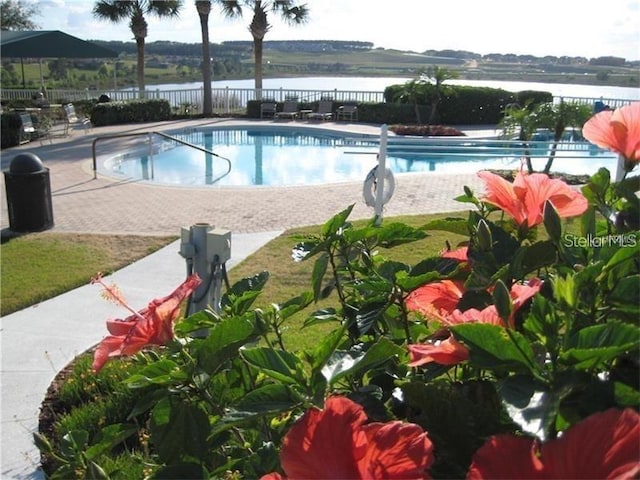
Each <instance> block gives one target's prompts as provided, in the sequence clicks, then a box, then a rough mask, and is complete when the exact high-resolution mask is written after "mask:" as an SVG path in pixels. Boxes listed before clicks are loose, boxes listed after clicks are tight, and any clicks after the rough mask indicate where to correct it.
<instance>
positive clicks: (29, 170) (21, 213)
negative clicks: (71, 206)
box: [4, 153, 53, 232]
mask: <svg viewBox="0 0 640 480" xmlns="http://www.w3.org/2000/svg"><path fill="white" fill-rule="evenodd" d="M4 181H5V187H6V191H7V210H8V212H9V228H10V229H11V230H13V231H14V232H40V231H42V230H47V229H49V228H52V227H53V205H52V203H51V183H50V180H49V169H48V168H46V167H45V166H44V165H43V164H42V161H41V160H40V158H38V156H36V155H34V154H33V153H21V154H19V155H16V156H15V157H14V158H13V160H11V164H10V165H9V170H8V171H6V172H4Z"/></svg>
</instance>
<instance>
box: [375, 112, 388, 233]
mask: <svg viewBox="0 0 640 480" xmlns="http://www.w3.org/2000/svg"><path fill="white" fill-rule="evenodd" d="M386 171H387V125H386V124H384V125H382V127H381V128H380V151H379V152H378V168H377V169H376V201H375V206H374V214H375V221H374V223H375V224H376V225H380V224H381V223H382V208H383V206H384V177H385V173H386Z"/></svg>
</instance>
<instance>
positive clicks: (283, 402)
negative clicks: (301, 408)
mask: <svg viewBox="0 0 640 480" xmlns="http://www.w3.org/2000/svg"><path fill="white" fill-rule="evenodd" d="M299 403H300V398H299V397H298V395H296V394H295V392H294V391H293V390H291V388H289V387H287V386H286V385H282V384H270V385H263V386H262V387H258V388H256V389H255V390H252V391H251V392H249V393H247V394H246V395H245V396H244V397H242V398H241V399H240V400H239V401H238V402H237V403H236V404H234V405H233V408H232V409H231V410H230V413H229V415H225V417H224V421H229V420H237V419H247V418H250V417H253V416H256V415H266V414H272V413H280V412H285V411H288V410H291V409H292V408H293V407H295V406H296V405H297V404H299Z"/></svg>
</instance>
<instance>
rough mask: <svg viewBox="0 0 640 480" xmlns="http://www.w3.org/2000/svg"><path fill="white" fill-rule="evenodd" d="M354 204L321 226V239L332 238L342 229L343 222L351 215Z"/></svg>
mask: <svg viewBox="0 0 640 480" xmlns="http://www.w3.org/2000/svg"><path fill="white" fill-rule="evenodd" d="M354 206H355V203H354V204H351V205H350V206H348V207H347V208H345V209H344V210H343V211H342V212H340V213H338V214H336V215H334V216H333V217H332V218H330V219H329V220H328V221H327V222H326V223H325V224H324V225H323V226H322V236H323V237H332V236H333V235H335V234H336V233H338V231H339V230H340V229H341V228H343V227H344V225H345V222H346V220H347V218H348V217H349V215H351V211H352V210H353V207H354Z"/></svg>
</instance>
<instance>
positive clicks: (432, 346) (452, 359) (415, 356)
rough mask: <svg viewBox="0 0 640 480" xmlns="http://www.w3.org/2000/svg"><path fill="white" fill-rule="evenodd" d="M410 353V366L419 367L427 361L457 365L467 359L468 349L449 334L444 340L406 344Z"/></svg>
mask: <svg viewBox="0 0 640 480" xmlns="http://www.w3.org/2000/svg"><path fill="white" fill-rule="evenodd" d="M407 348H408V349H409V355H411V362H409V366H410V367H419V366H420V365H426V364H427V363H431V362H433V363H437V364H439V365H457V364H458V363H460V362H464V361H465V360H468V359H469V350H468V349H467V347H465V346H464V345H463V344H461V343H460V342H458V341H457V340H456V339H455V337H454V336H453V335H451V334H449V336H448V337H447V338H446V339H444V340H436V341H434V342H430V343H419V344H413V345H407Z"/></svg>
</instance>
